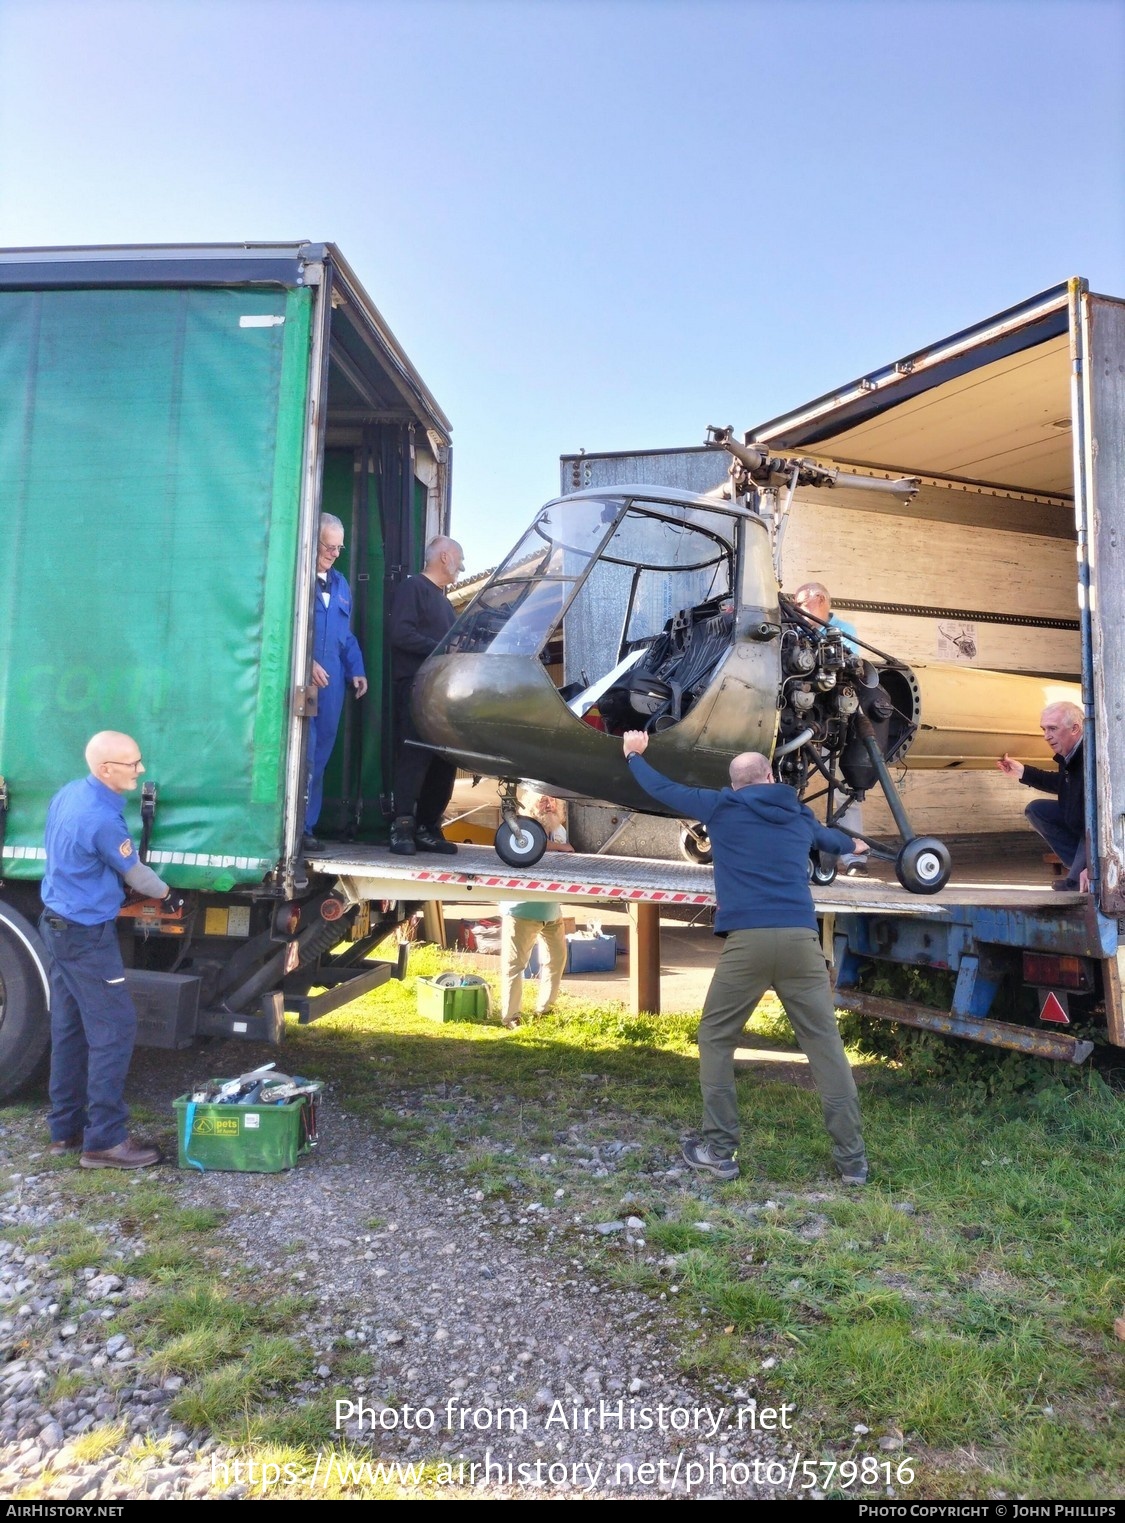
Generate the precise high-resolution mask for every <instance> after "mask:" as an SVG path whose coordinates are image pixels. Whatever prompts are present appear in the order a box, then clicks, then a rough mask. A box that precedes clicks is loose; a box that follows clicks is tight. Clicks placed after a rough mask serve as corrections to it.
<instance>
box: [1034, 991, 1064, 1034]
mask: <svg viewBox="0 0 1125 1523" xmlns="http://www.w3.org/2000/svg"><path fill="white" fill-rule="evenodd" d="M1039 1019H1040V1020H1041V1021H1054V1022H1055V1024H1056V1025H1058V1026H1069V1025H1070V1016H1069V1015H1067V1013H1066V1011H1065V1010H1064V1009H1063V1007H1062V1006H1061V1005H1060V1004H1059V1001H1058V997H1057V995H1055V994H1052V993H1051V992H1050V991H1049V990H1048V992H1047V998H1046V999H1045V1000H1044V1001H1043V1008H1042V1010H1040V1012H1039Z"/></svg>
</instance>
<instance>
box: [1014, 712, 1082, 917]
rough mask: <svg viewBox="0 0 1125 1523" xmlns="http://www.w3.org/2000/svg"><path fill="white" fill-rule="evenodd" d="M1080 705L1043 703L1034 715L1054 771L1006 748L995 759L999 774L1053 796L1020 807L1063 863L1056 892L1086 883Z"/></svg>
mask: <svg viewBox="0 0 1125 1523" xmlns="http://www.w3.org/2000/svg"><path fill="white" fill-rule="evenodd" d="M1082 723H1083V719H1082V710H1081V709H1080V708H1079V707H1078V705H1077V704H1076V703H1049V704H1048V705H1047V707H1046V708H1045V709H1044V710H1043V712H1042V714H1040V716H1039V726H1040V728H1041V729H1042V731H1043V739H1044V740H1045V741H1046V742H1047V744H1048V745H1049V746H1050V748H1051V750H1052V751H1053V752H1054V753H1055V766H1056V768H1057V770H1056V771H1055V772H1047V771H1046V770H1045V769H1044V768H1042V767H1025V766H1024V764H1023V763H1022V762H1018V761H1014V760H1013V759H1012V757H1010V756H1009V755H1008V754H1007V752H1005V753H1004V755H1003V756H1002V757H1001V758H1000V760H999V761H998V762H997V763H996V765H997V766H998V767H999V768H1000V771H1001V772H1003V774H1004V775H1005V777H1013V778H1015V779H1016V781H1017V782H1020V783H1023V784H1024V786H1025V787H1027V788H1037V789H1038V790H1039V791H1040V793H1053V794H1054V795H1055V799H1056V802H1051V801H1050V800H1048V799H1035V800H1034V802H1032V803H1030V804H1028V806H1027V808H1026V809H1025V810H1024V816H1025V817H1026V819H1027V823H1028V824H1029V825H1030V826H1031V828H1032V830H1034V831H1037V832H1038V834H1039V835H1041V836H1042V837H1043V839H1044V841H1046V843H1047V845H1048V846H1049V847H1050V848H1051V850H1052V851H1053V852H1054V853H1055V855H1056V856H1057V857H1058V858H1059V859H1060V861H1062V862H1063V864H1064V865H1065V866H1066V869H1067V872H1066V876H1065V877H1064V878H1056V879H1055V881H1054V882H1053V883H1052V884H1051V887H1052V888H1054V889H1058V890H1059V891H1060V892H1067V891H1070V892H1073V891H1075V890H1080V891H1081V892H1082V893H1085V892H1086V891H1087V889H1088V888H1089V886H1090V875H1089V873H1088V871H1087V869H1086V788H1085V781H1084V778H1083V757H1082Z"/></svg>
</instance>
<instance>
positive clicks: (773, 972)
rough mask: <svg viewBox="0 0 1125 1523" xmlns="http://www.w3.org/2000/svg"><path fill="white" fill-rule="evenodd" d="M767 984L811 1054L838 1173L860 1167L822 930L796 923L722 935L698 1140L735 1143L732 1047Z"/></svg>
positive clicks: (710, 1004) (708, 1010)
mask: <svg viewBox="0 0 1125 1523" xmlns="http://www.w3.org/2000/svg"><path fill="white" fill-rule="evenodd" d="M767 989H774V990H776V992H777V995H778V997H779V999H780V1000H781V1003H782V1004H783V1005H784V1006H785V1013H786V1015H787V1016H788V1017H789V1020H790V1023H791V1025H792V1027H793V1030H794V1032H795V1033H796V1036H797V1041H798V1042H799V1043H800V1044H801V1050H802V1052H803V1053H804V1054H805V1056H806V1057H807V1058H808V1060H809V1070H810V1072H811V1073H812V1077H813V1082H814V1083H815V1085H816V1087H817V1091H818V1093H819V1094H820V1103H821V1106H822V1108H823V1110H824V1124H825V1126H826V1127H827V1129H828V1135H829V1137H830V1138H831V1139H832V1158H833V1161H834V1162H835V1164H836V1167H837V1168H838V1169H839V1170H840V1172H841V1173H842V1174H849V1173H854V1172H858V1171H859V1170H860V1169H861V1167H862V1165H863V1163H864V1160H865V1154H864V1147H863V1133H862V1130H861V1128H860V1120H859V1100H858V1098H857V1096H856V1087H855V1080H854V1079H853V1078H852V1071H851V1068H850V1067H849V1066H848V1060H847V1058H846V1056H845V1055H844V1044H843V1042H841V1040H840V1031H839V1027H838V1026H837V1025H836V1015H835V1011H834V1010H833V1008H832V991H831V989H830V987H829V983H828V969H827V967H826V965H825V961H824V954H823V953H822V951H821V947H820V938H819V937H818V936H817V934H816V932H815V931H812V930H807V929H805V928H804V927H800V926H796V927H789V928H784V929H776V928H766V929H760V930H745V931H731V932H730V933H729V934H728V936H727V939H726V944H725V945H724V947H723V951H722V955H721V956H720V958H719V965H718V967H717V968H716V969H715V976H714V978H713V979H712V980H711V987H710V988H709V989H708V991H707V999H706V1001H705V1002H704V1006H703V1019H702V1020H701V1021H700V1024H699V1037H698V1040H699V1083H700V1088H701V1089H702V1091H703V1136H704V1140H705V1141H706V1142H708V1143H709V1144H710V1146H711V1148H712V1150H713V1151H714V1152H716V1153H718V1154H719V1155H720V1156H722V1157H730V1156H731V1155H732V1154H733V1153H734V1150H735V1148H736V1147H737V1146H738V1138H739V1123H738V1096H737V1092H736V1090H735V1085H734V1050H735V1048H736V1047H737V1046H738V1041H739V1038H740V1036H741V1035H742V1029H743V1027H744V1026H745V1025H746V1022H747V1020H748V1019H749V1017H750V1014H751V1012H752V1011H753V1009H754V1007H755V1006H756V1005H757V1003H758V1001H759V1000H760V999H761V997H762V995H763V994H764V993H765V992H766V990H767Z"/></svg>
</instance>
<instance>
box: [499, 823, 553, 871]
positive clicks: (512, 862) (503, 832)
mask: <svg viewBox="0 0 1125 1523" xmlns="http://www.w3.org/2000/svg"><path fill="white" fill-rule="evenodd" d="M546 850H547V832H546V831H545V830H544V829H543V827H542V825H540V823H539V821H538V820H533V819H532V818H531V816H530V815H527V814H517V815H516V817H515V819H514V820H513V821H512V823H511V824H510V825H509V823H508V821H507V820H504V821H503V823H502V824H501V826H500V829H499V830H498V831H497V832H496V855H497V856H498V857H499V858H500V859H501V861H503V862H506V863H507V864H508V866H509V867H534V865H535V863H536V862H538V861H539V858H540V857H541V856H542V855H543V853H544V852H545V851H546Z"/></svg>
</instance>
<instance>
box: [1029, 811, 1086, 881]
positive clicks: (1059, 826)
mask: <svg viewBox="0 0 1125 1523" xmlns="http://www.w3.org/2000/svg"><path fill="white" fill-rule="evenodd" d="M1024 818H1025V819H1026V820H1027V823H1028V824H1029V825H1030V826H1031V828H1032V830H1034V831H1035V832H1036V833H1037V834H1038V835H1040V836H1042V837H1043V839H1044V841H1046V843H1047V845H1048V846H1049V847H1050V848H1051V850H1052V851H1053V852H1054V854H1055V856H1056V857H1058V859H1059V861H1060V862H1065V863H1066V866H1067V874H1066V881H1067V882H1068V883H1073V885H1074V887H1075V888H1077V887H1078V878H1079V874H1080V873H1081V872H1082V871H1083V869H1084V868H1085V866H1086V837H1085V835H1081V836H1080V835H1076V834H1075V833H1074V831H1073V830H1072V829H1071V828H1070V826H1069V825H1068V824H1067V823H1066V820H1065V819H1064V817H1063V812H1062V806H1061V805H1060V804H1058V803H1056V801H1055V800H1054V799H1034V800H1033V801H1032V802H1031V803H1030V804H1028V806H1027V808H1026V809H1025V810H1024Z"/></svg>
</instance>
